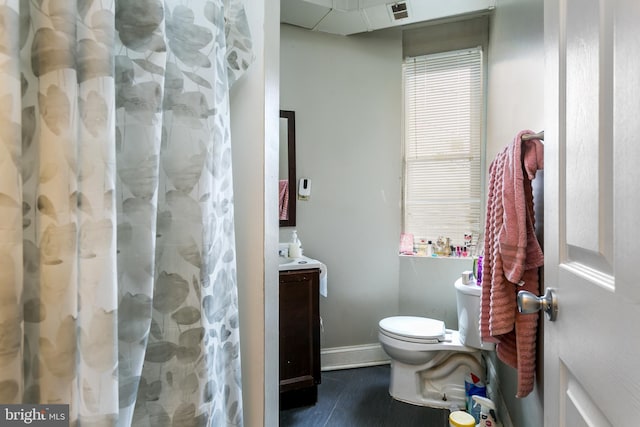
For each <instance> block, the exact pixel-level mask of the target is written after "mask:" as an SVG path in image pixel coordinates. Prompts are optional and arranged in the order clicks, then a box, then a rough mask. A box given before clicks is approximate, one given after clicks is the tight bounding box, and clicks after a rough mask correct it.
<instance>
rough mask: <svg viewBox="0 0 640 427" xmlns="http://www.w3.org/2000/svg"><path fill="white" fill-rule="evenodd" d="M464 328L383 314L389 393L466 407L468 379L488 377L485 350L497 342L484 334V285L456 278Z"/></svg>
mask: <svg viewBox="0 0 640 427" xmlns="http://www.w3.org/2000/svg"><path fill="white" fill-rule="evenodd" d="M455 288H456V300H457V310H458V330H450V329H446V328H445V324H444V322H443V321H441V320H437V319H430V318H427V317H416V316H394V317H387V318H385V319H382V320H381V321H380V322H379V325H378V326H379V327H378V339H379V341H380V344H381V345H382V348H383V350H384V351H385V352H386V353H387V355H388V356H389V357H390V359H391V380H390V383H389V394H390V395H391V396H392V397H393V398H394V399H396V400H400V401H402V402H406V403H411V404H414V405H420V406H429V407H433V408H451V407H452V406H458V407H461V408H462V407H464V406H465V390H464V380H465V377H466V376H467V375H468V374H469V373H473V374H475V375H476V376H478V377H479V378H480V379H481V380H482V381H484V376H485V367H484V364H483V361H482V357H481V350H493V349H494V345H493V344H491V343H483V342H482V341H481V339H480V330H479V319H480V292H481V288H480V287H479V286H476V285H475V284H472V285H463V284H462V281H461V279H458V281H456V283H455Z"/></svg>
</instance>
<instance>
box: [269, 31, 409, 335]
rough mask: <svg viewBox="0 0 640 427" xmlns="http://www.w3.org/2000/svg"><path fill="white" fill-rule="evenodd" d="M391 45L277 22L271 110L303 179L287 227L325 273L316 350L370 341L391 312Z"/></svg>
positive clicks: (396, 57)
mask: <svg viewBox="0 0 640 427" xmlns="http://www.w3.org/2000/svg"><path fill="white" fill-rule="evenodd" d="M401 42H402V41H401V37H400V32H399V31H398V30H397V29H394V30H391V31H383V32H376V33H369V34H365V35H359V36H350V37H342V36H335V35H329V34H323V33H318V32H311V31H307V30H303V29H300V28H297V27H293V26H289V25H282V26H281V66H280V69H281V75H280V76H281V79H280V88H281V92H280V107H281V108H282V109H286V110H294V111H295V112H296V138H297V144H296V156H297V175H298V177H307V178H310V179H311V182H312V185H311V198H310V199H309V200H308V201H300V200H298V201H297V226H296V229H297V230H298V235H299V236H300V240H301V241H302V245H303V248H304V253H305V254H306V255H308V256H310V257H312V258H316V259H319V260H321V261H322V262H324V263H325V264H326V265H327V267H328V272H329V274H328V279H329V280H328V282H329V296H328V298H321V307H320V310H321V316H322V319H323V323H324V333H323V334H322V347H323V348H326V347H340V346H347V345H357V344H367V343H375V342H377V341H378V338H377V324H378V321H379V320H380V319H381V318H383V317H386V316H389V315H394V314H396V313H397V311H398V264H399V261H398V252H397V251H398V242H399V238H400V192H401V181H400V179H401V157H400V149H401V147H400V136H401V128H400V120H401V108H402V104H401V92H400V88H401V52H402V45H401ZM290 230H291V228H286V229H281V233H280V235H281V238H282V240H283V241H288V240H289V236H290Z"/></svg>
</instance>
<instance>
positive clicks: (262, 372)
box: [231, 0, 280, 426]
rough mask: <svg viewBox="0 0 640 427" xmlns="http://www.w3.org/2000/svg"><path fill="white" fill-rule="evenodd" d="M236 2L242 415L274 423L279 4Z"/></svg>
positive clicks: (234, 116)
mask: <svg viewBox="0 0 640 427" xmlns="http://www.w3.org/2000/svg"><path fill="white" fill-rule="evenodd" d="M244 3H245V8H246V12H247V18H248V21H249V27H250V30H251V35H252V40H253V50H254V53H255V61H254V63H253V64H252V65H251V67H250V68H249V70H248V71H247V73H246V75H244V76H243V77H242V79H241V80H239V81H238V82H237V83H236V85H234V87H233V88H232V92H231V135H232V137H231V140H232V148H233V168H234V170H233V172H234V174H233V179H234V200H235V229H236V248H237V252H236V253H237V268H238V275H237V276H238V302H239V311H240V340H241V343H240V344H241V356H242V396H243V403H244V412H243V414H244V425H246V426H277V425H278V422H279V421H278V420H279V414H278V391H279V390H278V384H279V382H278V332H277V331H278V270H277V264H278V262H277V244H278V217H277V203H278V202H277V199H278V190H277V181H278V139H279V128H278V127H279V124H278V123H279V114H278V104H279V100H278V98H279V50H280V25H279V22H280V8H279V2H273V3H272V4H271V3H270V4H269V5H268V7H266V6H267V4H266V3H265V2H264V1H262V0H244Z"/></svg>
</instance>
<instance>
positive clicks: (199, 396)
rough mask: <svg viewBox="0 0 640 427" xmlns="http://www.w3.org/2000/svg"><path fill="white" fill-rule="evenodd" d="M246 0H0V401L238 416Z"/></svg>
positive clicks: (228, 420)
mask: <svg viewBox="0 0 640 427" xmlns="http://www.w3.org/2000/svg"><path fill="white" fill-rule="evenodd" d="M251 60H252V53H251V41H250V37H249V31H248V25H247V20H246V15H245V13H244V9H243V7H242V4H241V3H240V0H212V1H205V0H191V1H190V0H166V1H162V0H101V1H98V0H77V1H71V0H4V1H1V2H0V403H24V404H26V403H48V404H53V403H61V404H69V405H70V406H69V407H70V418H71V425H79V426H112V425H119V426H129V425H135V426H154V427H157V426H175V427H183V426H184V427H188V426H200V425H210V426H222V425H242V403H241V381H240V348H239V332H238V306H237V291H236V272H235V243H234V223H233V191H232V180H231V146H230V134H229V87H230V86H231V84H232V83H233V82H234V81H235V80H236V79H237V78H238V77H239V76H240V75H241V74H242V73H243V71H244V70H246V69H247V67H248V66H249V63H250V62H251Z"/></svg>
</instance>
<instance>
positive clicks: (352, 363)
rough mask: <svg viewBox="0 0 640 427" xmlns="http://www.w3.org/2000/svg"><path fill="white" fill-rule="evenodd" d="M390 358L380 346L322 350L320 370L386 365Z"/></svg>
mask: <svg viewBox="0 0 640 427" xmlns="http://www.w3.org/2000/svg"><path fill="white" fill-rule="evenodd" d="M388 363H389V356H387V353H385V352H384V350H383V349H382V347H381V346H380V344H377V343H376V344H362V345H349V346H345V347H331V348H323V349H321V350H320V368H321V369H322V370H323V371H334V370H337V369H350V368H361V367H364V366H375V365H384V364H388Z"/></svg>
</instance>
